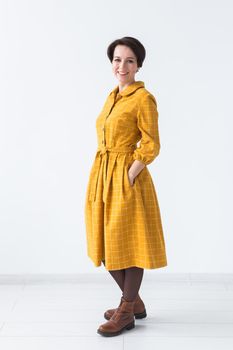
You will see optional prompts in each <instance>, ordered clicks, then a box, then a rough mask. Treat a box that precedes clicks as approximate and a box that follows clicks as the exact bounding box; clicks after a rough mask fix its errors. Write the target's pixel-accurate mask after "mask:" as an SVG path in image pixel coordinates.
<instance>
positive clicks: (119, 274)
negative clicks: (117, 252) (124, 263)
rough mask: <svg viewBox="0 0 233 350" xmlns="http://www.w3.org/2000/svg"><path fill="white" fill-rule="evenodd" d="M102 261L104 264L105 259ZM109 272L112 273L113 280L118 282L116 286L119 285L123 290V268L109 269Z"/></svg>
mask: <svg viewBox="0 0 233 350" xmlns="http://www.w3.org/2000/svg"><path fill="white" fill-rule="evenodd" d="M102 261H103V264H104V266H105V261H104V260H102ZM109 273H110V274H111V275H112V277H113V278H114V280H115V281H116V283H117V284H118V286H119V287H120V289H121V290H122V292H123V290H124V281H125V269H123V270H109Z"/></svg>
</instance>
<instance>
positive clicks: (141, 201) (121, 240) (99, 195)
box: [85, 81, 167, 270]
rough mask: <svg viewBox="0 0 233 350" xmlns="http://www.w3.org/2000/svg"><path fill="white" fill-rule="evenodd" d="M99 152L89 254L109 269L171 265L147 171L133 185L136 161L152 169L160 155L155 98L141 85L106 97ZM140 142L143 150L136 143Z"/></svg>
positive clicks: (91, 185) (92, 179) (88, 202)
mask: <svg viewBox="0 0 233 350" xmlns="http://www.w3.org/2000/svg"><path fill="white" fill-rule="evenodd" d="M96 131H97V140H98V148H97V150H96V154H95V158H94V162H93V164H92V167H91V170H90V174H89V181H88V185H87V190H86V199H85V225H86V239H87V254H88V256H89V257H90V259H91V260H92V261H93V263H94V265H95V266H96V267H97V266H101V262H102V260H105V268H106V269H107V270H118V269H124V268H128V267H132V266H137V267H141V268H146V269H155V268H159V267H163V266H166V265H167V258H166V249H165V242H164V236H163V228H162V222H161V216H160V209H159V204H158V199H157V195H156V191H155V187H154V184H153V180H152V177H151V175H150V172H149V170H148V168H147V166H145V167H144V168H143V170H142V171H141V172H140V173H139V174H138V175H137V176H136V177H135V180H134V184H133V185H131V184H130V182H129V178H128V170H129V168H130V166H131V164H132V163H133V162H134V160H135V159H138V160H140V161H141V162H143V163H144V164H145V165H148V164H150V163H151V162H152V161H153V160H154V159H155V157H156V156H157V155H158V154H159V150H160V140H159V131H158V112H157V103H156V100H155V97H154V96H153V95H152V94H151V93H150V92H149V91H148V90H147V89H146V88H145V85H144V82H143V81H135V82H133V83H132V84H130V85H128V86H127V87H126V88H125V89H124V90H122V91H121V92H119V89H118V86H116V87H115V88H114V89H113V90H112V91H111V92H110V94H109V95H108V97H107V100H106V102H105V104H104V106H103V109H102V111H101V113H100V114H99V116H98V117H97V119H96ZM139 141H140V144H139V147H138V146H137V143H138V142H139Z"/></svg>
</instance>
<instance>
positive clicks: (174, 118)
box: [0, 0, 233, 274]
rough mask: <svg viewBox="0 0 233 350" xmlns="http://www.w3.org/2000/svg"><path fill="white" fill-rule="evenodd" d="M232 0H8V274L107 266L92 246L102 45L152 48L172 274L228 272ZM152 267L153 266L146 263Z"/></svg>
mask: <svg viewBox="0 0 233 350" xmlns="http://www.w3.org/2000/svg"><path fill="white" fill-rule="evenodd" d="M232 12H233V3H232V1H230V0H229V1H226V0H221V1H220V0H219V1H216V0H199V1H198V0H195V1H194V0H193V1H191V0H188V1H187V0H183V1H182V0H174V1H172V0H170V1H168V0H151V1H149V0H144V1H143V2H142V1H138V0H128V1H123V0H118V1H117V2H115V1H112V0H98V1H94V0H89V1H85V2H84V1H75V0H73V1H72V0H60V1H58V0H57V1H55V0H54V1H52V0H40V1H32V0H21V1H17V0H9V1H6V0H1V2H0V26H1V27H0V40H1V42H0V50H1V53H0V73H1V80H0V96H1V98H0V99H1V103H0V274H21V273H22V274H27V273H62V274H64V273H85V272H93V271H96V272H101V273H105V269H104V267H103V266H102V267H100V268H99V269H97V268H96V267H94V265H93V263H92V261H91V260H90V259H89V258H88V257H87V254H86V236H85V223H84V200H85V191H86V186H87V181H88V176H89V171H90V168H91V165H92V162H93V160H94V155H95V152H96V148H97V143H96V142H97V139H96V130H95V119H96V117H97V115H98V113H99V112H100V109H101V108H102V106H103V103H104V101H105V99H106V97H107V94H108V93H109V92H110V91H111V90H112V89H113V88H114V87H115V86H116V85H117V81H116V79H115V78H114V77H113V75H112V71H111V64H110V62H109V60H108V58H107V55H106V48H107V46H108V44H109V43H110V42H111V41H113V40H114V39H116V38H120V37H122V36H134V37H136V38H138V39H139V40H141V41H142V43H143V44H144V45H145V47H146V50H147V57H146V60H145V62H144V66H143V68H142V69H141V70H140V72H139V73H138V75H137V80H142V81H144V82H145V86H146V88H148V90H149V91H151V92H152V93H153V94H154V95H155V96H156V98H157V102H158V110H159V128H160V139H161V150H160V155H159V156H158V158H156V159H155V160H154V162H153V163H151V164H150V165H149V167H148V168H149V170H150V172H151V174H152V177H153V180H154V184H155V187H156V189H157V195H158V199H159V203H160V210H161V215H162V219H163V227H164V237H165V241H166V247H167V258H168V266H167V267H166V268H163V269H158V270H156V273H166V272H180V273H183V272H190V273H193V272H210V273H211V272H217V273H221V272H228V273H232V272H233V254H232V246H233V222H232V198H233V186H232V178H233V171H232V170H233V167H232V149H233V141H232V118H233V107H232V90H233V89H232V78H233V48H232V34H233V24H232V14H233V13H232ZM147 273H152V274H153V273H155V270H150V271H149V270H147Z"/></svg>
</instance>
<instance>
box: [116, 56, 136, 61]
mask: <svg viewBox="0 0 233 350" xmlns="http://www.w3.org/2000/svg"><path fill="white" fill-rule="evenodd" d="M116 57H118V58H120V56H114V58H116ZM126 58H132V59H133V60H135V58H134V57H126Z"/></svg>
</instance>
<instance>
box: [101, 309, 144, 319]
mask: <svg viewBox="0 0 233 350" xmlns="http://www.w3.org/2000/svg"><path fill="white" fill-rule="evenodd" d="M146 316H147V313H146V309H145V310H144V311H143V312H141V313H138V314H134V317H135V318H136V319H142V318H145V317H146ZM104 318H105V319H106V320H110V318H111V317H108V316H107V315H106V314H104Z"/></svg>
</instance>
